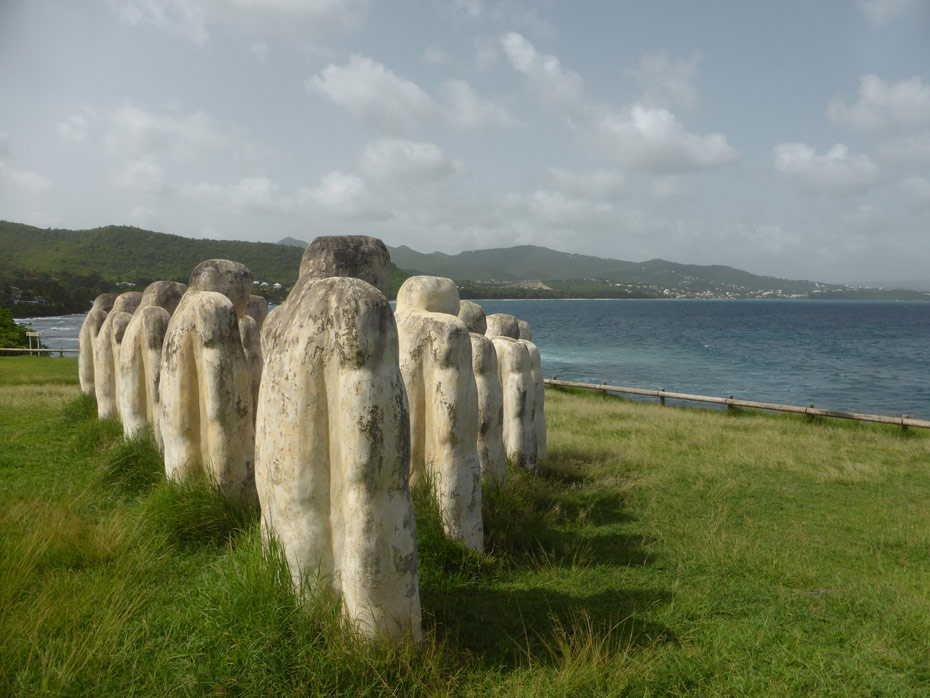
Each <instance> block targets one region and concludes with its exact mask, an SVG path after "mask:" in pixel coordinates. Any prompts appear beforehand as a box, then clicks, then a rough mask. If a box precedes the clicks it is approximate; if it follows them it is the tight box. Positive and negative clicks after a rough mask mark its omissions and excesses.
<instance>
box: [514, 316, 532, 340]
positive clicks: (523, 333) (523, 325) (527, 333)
mask: <svg viewBox="0 0 930 698" xmlns="http://www.w3.org/2000/svg"><path fill="white" fill-rule="evenodd" d="M517 325H519V327H520V339H525V340H526V341H527V342H532V341H533V330H531V329H530V323H528V322H527V321H526V320H517Z"/></svg>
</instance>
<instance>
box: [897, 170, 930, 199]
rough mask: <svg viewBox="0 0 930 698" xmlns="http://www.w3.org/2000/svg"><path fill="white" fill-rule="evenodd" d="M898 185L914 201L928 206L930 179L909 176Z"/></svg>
mask: <svg viewBox="0 0 930 698" xmlns="http://www.w3.org/2000/svg"><path fill="white" fill-rule="evenodd" d="M898 186H899V187H900V188H901V190H902V191H904V193H906V194H907V195H908V196H909V197H910V198H911V200H912V201H913V202H914V203H916V204H918V205H920V206H930V179H927V178H925V177H909V178H908V179H905V180H904V181H903V182H901V183H900V184H899V185H898Z"/></svg>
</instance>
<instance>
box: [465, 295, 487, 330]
mask: <svg viewBox="0 0 930 698" xmlns="http://www.w3.org/2000/svg"><path fill="white" fill-rule="evenodd" d="M459 320H461V321H462V322H464V323H465V327H467V328H468V331H469V332H474V333H475V334H484V333H485V332H487V330H488V321H487V319H486V318H485V316H484V308H482V307H481V306H480V305H478V304H477V303H472V302H471V301H459Z"/></svg>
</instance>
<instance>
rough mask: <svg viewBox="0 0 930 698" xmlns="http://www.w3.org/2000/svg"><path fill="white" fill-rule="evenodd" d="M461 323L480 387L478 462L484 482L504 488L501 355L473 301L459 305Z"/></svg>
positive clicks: (483, 316) (481, 310) (504, 464)
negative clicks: (469, 345) (499, 361)
mask: <svg viewBox="0 0 930 698" xmlns="http://www.w3.org/2000/svg"><path fill="white" fill-rule="evenodd" d="M459 319H460V320H462V321H463V322H464V323H465V326H466V327H467V328H468V331H469V333H470V334H469V338H470V339H471V366H472V370H474V372H475V383H476V384H477V387H478V462H479V463H480V464H481V479H482V480H483V481H485V482H494V483H497V484H503V482H504V480H505V479H506V477H507V458H506V455H505V453H504V437H503V428H504V395H503V392H502V389H501V379H500V372H499V370H498V367H497V352H495V350H494V344H493V343H492V342H491V340H490V339H489V338H487V337H486V336H485V335H484V333H485V332H486V331H487V329H488V323H487V320H486V319H485V315H484V309H483V308H482V307H481V306H480V305H478V304H477V303H472V302H471V301H459Z"/></svg>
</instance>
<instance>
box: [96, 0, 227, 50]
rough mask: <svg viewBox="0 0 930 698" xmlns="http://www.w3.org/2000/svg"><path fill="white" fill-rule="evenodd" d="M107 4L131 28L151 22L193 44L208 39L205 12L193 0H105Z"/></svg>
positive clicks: (158, 27) (201, 42) (200, 5)
mask: <svg viewBox="0 0 930 698" xmlns="http://www.w3.org/2000/svg"><path fill="white" fill-rule="evenodd" d="M108 4H109V6H110V8H111V9H112V10H113V11H114V12H115V13H116V15H117V16H118V17H119V19H120V21H122V22H124V23H125V24H128V25H129V26H131V27H139V26H143V25H147V24H148V25H152V26H153V27H156V28H157V29H162V30H164V31H167V32H169V33H171V34H174V35H175V36H179V37H181V38H183V39H187V40H188V41H192V42H193V43H195V44H205V43H206V42H207V41H208V39H209V38H210V34H209V32H208V31H207V17H206V12H205V11H204V7H203V5H202V4H201V3H199V2H196V0H108Z"/></svg>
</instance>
